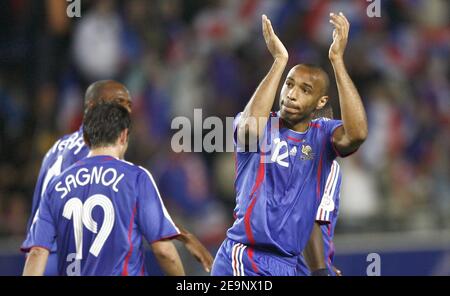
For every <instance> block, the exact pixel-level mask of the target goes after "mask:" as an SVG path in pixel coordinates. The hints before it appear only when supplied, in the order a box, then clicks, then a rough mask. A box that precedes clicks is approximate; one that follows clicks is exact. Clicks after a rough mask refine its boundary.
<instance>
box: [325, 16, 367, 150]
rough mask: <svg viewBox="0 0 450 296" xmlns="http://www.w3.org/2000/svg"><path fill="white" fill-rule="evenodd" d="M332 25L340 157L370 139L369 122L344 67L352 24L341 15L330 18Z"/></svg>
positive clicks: (335, 137) (336, 136) (336, 143)
mask: <svg viewBox="0 0 450 296" xmlns="http://www.w3.org/2000/svg"><path fill="white" fill-rule="evenodd" d="M330 22H331V23H332V24H333V26H334V31H333V43H332V44H331V47H330V51H329V58H330V61H331V64H332V65H333V69H334V75H335V77H336V84H337V89H338V93H339V104H340V107H341V114H342V121H343V123H344V125H343V126H341V127H339V128H337V129H336V131H335V132H334V134H333V139H332V140H333V144H334V146H335V148H336V150H337V151H338V152H339V153H340V154H341V155H348V154H350V153H352V152H354V151H356V150H357V149H358V148H359V146H361V144H362V143H363V142H364V141H365V139H366V138H367V133H368V131H367V130H368V128H367V118H366V112H365V110H364V106H363V103H362V100H361V97H360V96H359V93H358V90H357V89H356V87H355V85H354V84H353V81H352V79H351V78H350V76H349V75H348V73H347V70H346V68H345V64H344V58H343V57H344V51H345V47H346V46H347V41H348V32H349V29H350V23H349V22H348V20H347V18H346V17H345V16H344V15H343V14H342V13H339V15H338V14H334V13H332V14H330Z"/></svg>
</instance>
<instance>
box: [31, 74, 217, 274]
mask: <svg viewBox="0 0 450 296" xmlns="http://www.w3.org/2000/svg"><path fill="white" fill-rule="evenodd" d="M111 101H114V102H118V103H120V104H121V105H123V106H124V107H125V108H127V109H128V110H129V111H131V107H132V101H131V96H130V93H129V91H128V89H127V88H126V87H125V86H124V85H123V84H121V83H119V82H117V81H113V80H104V81H97V82H95V83H93V84H91V85H90V86H89V87H88V89H87V90H86V94H85V98H84V109H85V113H86V112H87V110H88V109H89V108H90V107H92V106H94V105H95V104H98V103H100V102H111ZM88 153H89V147H88V146H87V145H86V144H85V143H84V140H83V126H81V127H80V128H79V130H78V131H76V132H74V133H72V134H69V135H65V136H63V137H62V138H60V139H59V140H58V141H57V142H56V143H55V144H54V145H53V147H52V148H50V150H49V151H48V152H47V154H46V156H45V158H44V160H43V162H42V165H41V169H40V172H39V177H38V180H37V183H36V186H35V190H34V194H33V204H32V210H31V216H30V219H29V222H28V226H27V237H26V241H25V242H26V243H27V244H29V243H32V242H31V241H30V240H31V239H32V238H31V237H30V236H29V233H30V231H31V230H32V228H33V225H34V222H35V221H36V217H37V215H38V213H39V204H40V202H41V198H42V196H44V194H45V190H46V188H47V186H48V184H49V182H50V181H51V180H52V179H53V178H54V177H56V176H58V175H59V174H60V173H61V172H62V171H64V170H65V169H67V168H68V167H69V166H71V165H72V164H74V163H75V162H77V161H78V160H81V159H83V158H85V157H86V156H87V155H88ZM177 227H178V229H179V230H180V231H181V235H179V236H178V237H177V239H178V240H180V241H181V242H183V243H184V245H185V247H186V248H187V249H188V251H189V252H190V253H191V254H192V255H193V256H194V257H195V258H196V259H197V260H198V261H200V262H201V264H202V265H203V267H204V269H205V270H206V271H207V272H209V271H210V268H211V265H212V261H213V259H212V256H211V254H210V253H209V251H208V250H207V249H206V248H205V247H204V246H203V245H202V244H201V243H200V242H199V240H198V239H197V238H196V237H195V236H194V235H193V234H192V233H190V232H189V231H187V230H186V229H184V228H183V227H181V226H180V225H177ZM50 251H51V252H50V256H49V258H48V264H47V269H46V271H45V275H49V276H52V275H53V276H54V275H58V271H57V266H56V262H57V256H56V244H55V245H54V246H53V247H52V248H51V250H50Z"/></svg>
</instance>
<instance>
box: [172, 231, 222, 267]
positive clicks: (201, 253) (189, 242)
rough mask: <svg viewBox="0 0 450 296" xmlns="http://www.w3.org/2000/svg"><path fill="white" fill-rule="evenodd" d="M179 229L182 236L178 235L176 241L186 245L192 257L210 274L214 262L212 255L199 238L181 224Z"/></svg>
mask: <svg viewBox="0 0 450 296" xmlns="http://www.w3.org/2000/svg"><path fill="white" fill-rule="evenodd" d="M177 227H178V229H179V230H180V235H178V236H177V237H176V239H177V240H179V241H181V242H182V243H183V244H184V246H185V247H186V249H187V250H188V251H189V253H191V255H192V256H194V258H195V259H197V261H199V262H200V263H201V264H202V265H203V268H204V269H205V271H206V272H210V271H211V267H212V264H213V261H214V259H213V257H212V255H211V253H210V252H209V251H208V249H206V247H205V246H204V245H203V244H202V243H201V242H200V241H199V240H198V239H197V237H196V236H195V235H193V234H192V233H191V232H189V231H188V230H187V229H186V228H184V227H182V226H180V225H179V224H177Z"/></svg>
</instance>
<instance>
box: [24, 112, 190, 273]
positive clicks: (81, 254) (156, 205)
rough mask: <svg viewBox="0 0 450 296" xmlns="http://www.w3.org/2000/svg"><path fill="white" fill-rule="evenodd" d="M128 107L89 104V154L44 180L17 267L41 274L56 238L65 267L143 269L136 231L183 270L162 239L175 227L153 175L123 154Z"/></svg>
mask: <svg viewBox="0 0 450 296" xmlns="http://www.w3.org/2000/svg"><path fill="white" fill-rule="evenodd" d="M130 123H131V120H130V113H129V112H128V110H127V109H126V108H124V107H123V106H122V105H120V104H117V103H100V104H97V105H95V106H93V107H91V108H89V109H88V111H87V113H86V115H85V117H84V121H83V138H84V140H85V142H86V143H87V144H88V146H89V148H90V154H89V155H88V157H87V158H84V159H82V160H80V161H78V162H77V163H75V164H74V165H72V166H70V167H69V168H68V169H67V170H65V171H64V172H62V173H61V174H60V175H58V176H56V177H55V178H53V180H52V181H51V182H50V183H49V185H48V188H47V190H46V191H45V194H44V197H43V198H42V201H41V205H40V206H39V213H38V215H37V217H36V222H35V224H34V226H33V228H32V229H31V233H30V236H31V237H32V238H33V240H32V242H33V243H32V244H27V243H25V245H24V248H26V249H30V250H31V251H30V254H29V256H28V258H27V261H26V264H25V268H24V272H23V274H24V275H42V274H43V273H44V270H45V265H46V261H47V257H48V255H49V251H50V250H51V248H52V247H53V245H54V243H55V240H56V241H57V245H58V249H57V252H58V272H59V274H64V275H83V276H84V275H144V274H145V267H144V256H143V252H144V250H143V242H142V236H144V237H145V239H146V240H147V241H148V242H149V243H150V244H151V247H152V250H153V252H154V253H155V256H156V258H157V259H158V261H159V263H160V265H161V267H162V268H163V270H164V271H165V272H166V273H167V274H168V275H184V270H183V265H182V264H181V261H180V258H179V256H178V252H177V250H176V248H175V246H174V245H173V243H172V242H171V241H170V240H169V239H170V238H173V237H175V236H178V235H179V234H180V231H179V230H178V228H177V227H176V226H175V224H174V223H173V221H172V219H171V218H170V215H169V214H168V212H167V210H166V209H165V207H164V204H163V202H162V199H161V196H160V195H159V192H158V188H157V187H156V184H155V181H154V180H153V177H152V175H151V174H150V173H149V172H148V171H147V170H146V169H144V168H142V167H138V166H136V165H134V164H132V163H129V162H125V161H123V158H124V155H125V152H126V150H127V148H128V135H129V129H130Z"/></svg>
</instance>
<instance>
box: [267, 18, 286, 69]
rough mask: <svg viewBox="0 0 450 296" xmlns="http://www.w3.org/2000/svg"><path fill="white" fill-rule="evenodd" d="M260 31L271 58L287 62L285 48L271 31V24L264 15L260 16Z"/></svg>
mask: <svg viewBox="0 0 450 296" xmlns="http://www.w3.org/2000/svg"><path fill="white" fill-rule="evenodd" d="M262 30H263V35H264V40H265V41H266V44H267V48H268V49H269V51H270V53H271V54H272V56H273V58H274V59H283V60H287V59H288V57H289V55H288V52H287V50H286V47H284V45H283V43H282V42H281V41H280V39H279V38H278V36H277V35H276V34H275V32H274V31H273V28H272V23H271V22H270V20H269V19H268V18H267V16H266V15H265V14H263V16H262Z"/></svg>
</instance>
